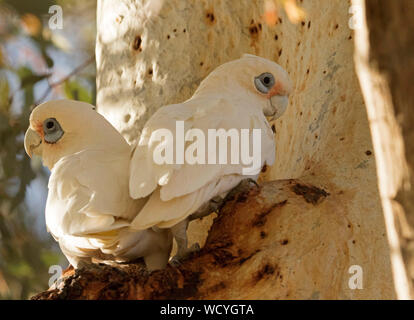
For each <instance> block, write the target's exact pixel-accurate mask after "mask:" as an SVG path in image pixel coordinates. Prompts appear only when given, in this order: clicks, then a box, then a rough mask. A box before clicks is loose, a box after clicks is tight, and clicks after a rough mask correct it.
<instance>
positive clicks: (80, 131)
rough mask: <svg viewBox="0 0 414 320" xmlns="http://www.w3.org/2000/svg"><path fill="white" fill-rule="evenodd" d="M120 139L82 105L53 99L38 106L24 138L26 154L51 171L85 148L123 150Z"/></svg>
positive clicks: (90, 106)
mask: <svg viewBox="0 0 414 320" xmlns="http://www.w3.org/2000/svg"><path fill="white" fill-rule="evenodd" d="M125 145H127V143H126V141H125V140H124V139H123V137H122V136H121V135H120V134H119V133H118V132H117V131H116V130H115V128H113V127H112V125H111V124H110V123H109V122H108V121H107V120H106V119H105V118H104V117H103V116H102V115H100V114H99V113H97V112H96V111H95V110H94V107H93V106H92V105H90V104H88V103H85V102H79V101H72V100H54V101H48V102H45V103H43V104H41V105H39V106H37V107H36V108H35V109H34V110H33V111H32V113H31V115H30V125H29V128H28V129H27V131H26V135H25V137H24V147H25V150H26V153H27V154H28V155H29V156H30V157H32V155H33V154H34V155H38V156H40V157H41V158H42V160H43V164H44V165H45V166H47V167H48V168H49V169H52V168H53V166H54V165H55V163H56V162H57V161H59V160H60V159H61V158H63V157H65V156H67V155H71V154H74V153H76V152H79V151H82V150H85V149H94V150H102V149H103V148H111V147H112V148H122V147H123V146H125Z"/></svg>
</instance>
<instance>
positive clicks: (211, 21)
mask: <svg viewBox="0 0 414 320" xmlns="http://www.w3.org/2000/svg"><path fill="white" fill-rule="evenodd" d="M206 21H207V24H208V25H210V26H212V25H213V24H214V23H215V22H216V17H215V16H214V13H213V12H207V13H206Z"/></svg>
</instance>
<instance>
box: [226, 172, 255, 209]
mask: <svg viewBox="0 0 414 320" xmlns="http://www.w3.org/2000/svg"><path fill="white" fill-rule="evenodd" d="M253 186H254V187H255V188H257V189H259V185H258V183H257V182H256V181H255V180H253V179H251V178H247V179H244V180H242V181H240V183H239V184H238V185H237V186H235V187H234V188H233V189H231V190H230V192H229V193H228V194H227V195H226V196H225V197H224V201H223V202H222V204H221V207H220V209H221V208H222V207H223V206H224V205H225V204H226V202H227V201H231V200H234V199H235V198H236V196H237V195H239V194H246V193H248V192H249V191H250V189H251V188H252V187H253Z"/></svg>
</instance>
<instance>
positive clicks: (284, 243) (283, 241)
mask: <svg viewBox="0 0 414 320" xmlns="http://www.w3.org/2000/svg"><path fill="white" fill-rule="evenodd" d="M288 243H289V240H288V239H284V240H282V241H280V244H281V245H282V246H285V245H287V244H288Z"/></svg>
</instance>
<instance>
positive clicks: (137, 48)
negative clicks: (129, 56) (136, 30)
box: [132, 36, 142, 52]
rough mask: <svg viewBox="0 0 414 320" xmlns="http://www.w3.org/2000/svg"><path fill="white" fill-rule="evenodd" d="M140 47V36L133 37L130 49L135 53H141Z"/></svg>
mask: <svg viewBox="0 0 414 320" xmlns="http://www.w3.org/2000/svg"><path fill="white" fill-rule="evenodd" d="M141 45H142V39H141V36H136V37H135V39H134V43H133V45H132V48H133V49H134V50H135V51H138V52H141V51H142V47H141Z"/></svg>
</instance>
